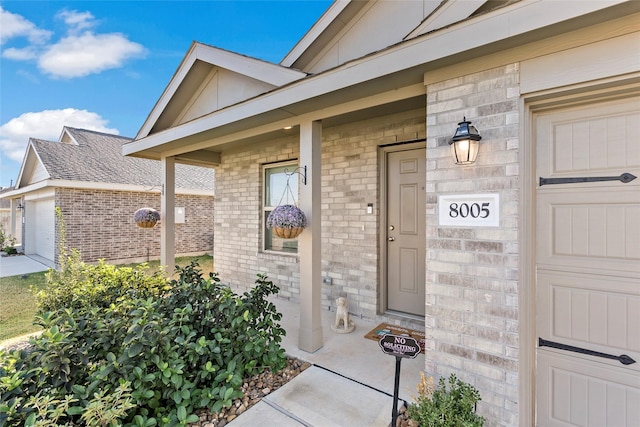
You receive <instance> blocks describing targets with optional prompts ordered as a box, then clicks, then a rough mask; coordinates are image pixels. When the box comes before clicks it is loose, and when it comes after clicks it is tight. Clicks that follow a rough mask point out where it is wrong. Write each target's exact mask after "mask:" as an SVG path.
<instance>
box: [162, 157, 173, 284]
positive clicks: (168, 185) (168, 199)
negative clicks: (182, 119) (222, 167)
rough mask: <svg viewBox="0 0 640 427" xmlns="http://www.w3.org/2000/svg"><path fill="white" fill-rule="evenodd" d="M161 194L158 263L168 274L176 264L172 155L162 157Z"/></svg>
mask: <svg viewBox="0 0 640 427" xmlns="http://www.w3.org/2000/svg"><path fill="white" fill-rule="evenodd" d="M161 163H162V196H161V198H160V213H161V222H160V224H161V225H160V265H164V266H165V267H166V269H167V273H168V274H169V275H171V274H173V269H174V268H175V266H176V263H175V258H176V242H175V240H176V230H175V227H176V224H175V223H176V221H175V216H176V212H175V204H176V202H175V198H176V161H175V158H173V157H164V156H163V157H162V159H161Z"/></svg>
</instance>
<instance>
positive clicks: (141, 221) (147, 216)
mask: <svg viewBox="0 0 640 427" xmlns="http://www.w3.org/2000/svg"><path fill="white" fill-rule="evenodd" d="M133 220H134V221H135V223H136V224H138V225H139V226H141V227H148V226H151V227H153V226H154V225H156V222H158V221H159V220H160V212H158V211H157V210H155V209H153V208H140V209H138V210H137V211H136V212H135V213H134V214H133Z"/></svg>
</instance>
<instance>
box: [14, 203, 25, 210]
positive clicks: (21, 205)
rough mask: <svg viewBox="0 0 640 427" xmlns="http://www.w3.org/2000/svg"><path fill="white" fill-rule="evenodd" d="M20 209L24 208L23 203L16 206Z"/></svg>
mask: <svg viewBox="0 0 640 427" xmlns="http://www.w3.org/2000/svg"><path fill="white" fill-rule="evenodd" d="M16 207H17V208H18V209H20V210H22V209H24V205H23V204H22V203H18V206H16Z"/></svg>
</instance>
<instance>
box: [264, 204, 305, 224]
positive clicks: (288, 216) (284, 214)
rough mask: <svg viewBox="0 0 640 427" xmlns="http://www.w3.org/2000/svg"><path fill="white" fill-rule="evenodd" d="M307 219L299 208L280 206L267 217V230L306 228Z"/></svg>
mask: <svg viewBox="0 0 640 427" xmlns="http://www.w3.org/2000/svg"><path fill="white" fill-rule="evenodd" d="M306 226H307V217H306V216H305V215H304V212H302V211H301V210H300V209H299V208H298V207H296V206H293V205H280V206H278V207H277V208H275V209H274V210H272V211H271V213H270V214H269V216H268V217H267V228H305V227H306Z"/></svg>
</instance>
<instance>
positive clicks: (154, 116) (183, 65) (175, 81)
mask: <svg viewBox="0 0 640 427" xmlns="http://www.w3.org/2000/svg"><path fill="white" fill-rule="evenodd" d="M197 47H198V43H196V42H193V43H191V46H190V47H189V50H188V51H187V53H186V55H185V56H184V58H182V62H180V65H178V68H177V69H176V71H175V73H174V74H173V76H172V77H171V80H169V84H167V86H166V87H165V89H164V91H163V92H162V95H160V98H158V100H157V101H156V103H155V105H154V106H153V108H152V109H151V112H149V115H148V116H147V118H146V120H145V121H144V123H143V124H142V127H140V130H139V131H138V134H137V135H136V138H142V137H144V136H147V135H148V134H149V132H150V131H151V129H152V128H153V125H154V124H155V123H156V121H157V120H158V118H159V117H160V115H161V114H162V111H163V110H164V109H165V108H166V106H167V104H168V103H169V101H170V100H171V97H173V95H174V94H175V93H176V91H177V90H178V87H180V83H182V80H184V78H185V76H186V75H187V73H188V72H189V70H190V69H191V67H192V66H193V64H194V62H196V59H197V58H196V54H195V52H196V49H197Z"/></svg>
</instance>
